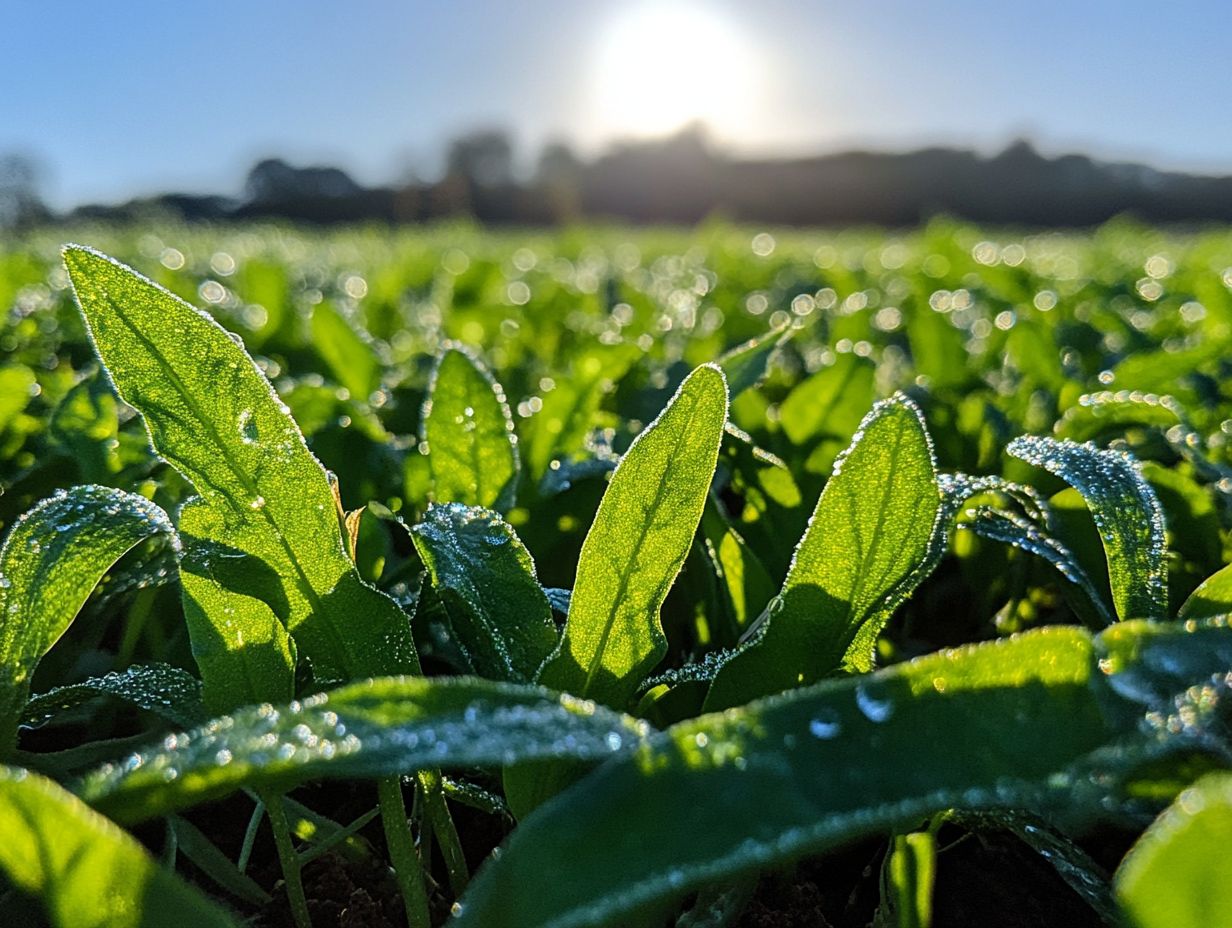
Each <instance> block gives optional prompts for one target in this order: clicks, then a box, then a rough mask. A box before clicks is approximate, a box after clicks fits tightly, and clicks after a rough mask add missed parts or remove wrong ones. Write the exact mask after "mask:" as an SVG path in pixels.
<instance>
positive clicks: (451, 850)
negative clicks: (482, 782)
mask: <svg viewBox="0 0 1232 928" xmlns="http://www.w3.org/2000/svg"><path fill="white" fill-rule="evenodd" d="M416 779H417V780H418V781H419V788H420V789H421V790H422V791H423V803H424V813H425V815H426V816H427V819H428V822H429V823H430V824H431V825H432V831H433V833H434V834H435V835H436V840H437V841H438V842H440V845H441V856H442V857H443V858H445V869H446V871H447V872H448V873H449V888H450V889H451V890H452V891H453V894H454V896H455V897H457V896H461V895H462V891H463V890H465V889H466V884H467V882H468V881H469V880H470V872H469V871H468V870H467V868H466V855H465V854H463V853H462V842H461V841H460V840H459V839H458V829H457V828H455V827H454V824H453V816H452V815H450V814H449V806H448V805H446V804H445V790H444V786H443V780H442V777H441V772H440V771H439V770H424V771H421V772H420V773H419V774H418V775H417V776H416Z"/></svg>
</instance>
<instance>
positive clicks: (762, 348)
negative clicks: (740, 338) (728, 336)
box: [715, 326, 795, 399]
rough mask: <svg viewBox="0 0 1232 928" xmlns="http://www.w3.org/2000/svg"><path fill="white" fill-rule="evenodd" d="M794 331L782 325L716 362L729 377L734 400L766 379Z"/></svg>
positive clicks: (738, 346)
mask: <svg viewBox="0 0 1232 928" xmlns="http://www.w3.org/2000/svg"><path fill="white" fill-rule="evenodd" d="M794 332H795V330H794V329H789V328H788V327H787V326H779V327H778V328H774V329H771V330H770V331H769V332H766V333H765V334H764V335H759V336H758V337H757V338H751V339H749V340H748V341H747V342H744V343H743V344H740V345H737V346H736V347H735V348H732V349H731V350H729V351H726V352H724V353H723V356H722V357H720V358H719V359H718V360H717V361H716V362H715V363H716V364H718V366H719V368H720V369H721V370H722V371H723V375H724V376H725V377H726V378H727V389H728V391H729V394H730V396H731V398H732V399H735V398H736V397H737V396H739V395H740V394H741V393H743V392H744V391H745V390H748V389H749V388H750V387H754V386H756V385H757V382H758V381H759V380H761V379H762V378H763V377H765V376H766V371H767V369H768V368H769V367H770V360H771V359H772V358H773V357H774V353H775V352H776V351H778V349H779V348H780V347H781V346H782V345H783V343H784V342H786V341H787V340H788V339H789V338H791V336H792V335H793V334H794Z"/></svg>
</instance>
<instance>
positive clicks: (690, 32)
mask: <svg viewBox="0 0 1232 928" xmlns="http://www.w3.org/2000/svg"><path fill="white" fill-rule="evenodd" d="M754 59H755V55H754V50H753V49H752V48H751V47H750V45H749V43H748V42H746V41H745V40H744V39H743V38H742V36H741V35H740V33H739V32H738V31H737V29H736V26H735V25H734V24H733V23H731V22H729V21H728V20H726V19H724V18H723V16H722V15H721V14H719V13H717V12H715V11H713V10H710V9H708V8H706V7H704V6H701V5H700V4H697V3H687V2H669V3H646V4H643V5H638V6H635V7H632V8H631V9H628V10H626V11H625V12H624V13H623V14H622V15H621V16H620V17H619V18H618V19H615V20H614V21H613V22H612V23H611V24H610V26H609V27H608V30H607V31H606V32H605V33H604V35H603V37H602V40H601V43H600V47H599V50H598V53H597V55H596V57H595V95H594V103H595V106H596V108H597V110H598V112H597V113H596V114H595V116H596V117H597V121H598V122H599V123H600V125H601V127H602V129H603V130H604V131H605V132H606V133H608V134H621V135H660V134H664V133H667V132H671V131H673V130H675V129H678V128H680V127H681V126H683V125H684V124H686V123H689V122H693V121H696V120H700V121H702V122H704V123H705V124H706V125H707V126H709V127H710V128H712V129H714V130H716V131H718V132H719V133H721V134H724V135H739V134H740V133H741V132H742V131H743V130H745V129H746V128H747V122H748V121H749V119H750V118H751V117H752V115H753V113H752V110H753V103H754V102H755V99H756V91H757V88H756V86H755V85H756V81H757V76H758V75H757V68H756V66H755V60H754Z"/></svg>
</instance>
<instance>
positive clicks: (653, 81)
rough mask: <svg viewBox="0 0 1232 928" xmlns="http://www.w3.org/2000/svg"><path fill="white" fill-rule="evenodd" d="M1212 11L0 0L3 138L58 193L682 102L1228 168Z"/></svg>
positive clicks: (641, 130)
mask: <svg viewBox="0 0 1232 928" xmlns="http://www.w3.org/2000/svg"><path fill="white" fill-rule="evenodd" d="M1226 9H1227V8H1226V6H1225V5H1224V4H1223V3H1220V2H1217V0H1190V2H1184V0H1181V2H1174V3H1171V4H1161V3H1145V2H1139V0H1121V2H1104V0H1098V2H1089V0H1087V2H1084V0H1068V2H1067V0H1036V2H1031V3H1018V4H1014V3H1012V2H992V0H950V2H946V0H932V2H922V0H848V2H837V0H834V2H831V0H807V2H788V0H757V2H753V0H434V2H426V0H243V2H239V0H209V2H184V3H179V2H168V0H161V2H152V0H123V2H118V3H110V4H100V3H97V2H90V3H87V2H79V0H38V2H31V0H0V13H2V16H0V22H2V23H3V25H2V27H0V62H3V65H2V70H0V75H2V76H0V154H3V153H7V152H21V153H25V154H27V155H29V156H31V157H34V158H36V159H38V161H39V162H40V163H41V164H42V165H43V167H44V173H43V184H42V187H43V193H44V196H45V198H46V199H47V200H48V201H49V202H50V203H51V204H52V205H53V206H55V207H57V208H65V207H69V206H72V205H76V204H78V203H82V202H108V201H116V200H121V199H125V198H128V197H130V196H134V195H140V194H149V193H155V192H161V191H165V190H170V189H174V190H182V191H188V192H222V193H237V192H238V191H239V189H240V186H241V184H242V181H243V177H244V174H245V172H246V171H247V169H248V168H249V167H250V166H251V165H252V164H253V163H254V162H255V161H256V160H257V159H259V158H261V157H266V156H282V157H285V158H287V159H288V160H290V161H292V163H302V164H307V163H317V164H319V163H330V164H337V165H339V166H341V167H343V168H346V169H347V170H349V171H351V172H352V173H353V175H354V176H355V177H356V178H358V179H359V180H361V181H363V182H366V183H387V182H392V181H398V180H403V179H406V178H407V177H409V176H411V175H418V176H431V175H432V173H433V172H434V171H435V170H437V169H438V168H439V165H440V153H441V151H442V148H443V145H444V142H445V140H446V139H448V138H449V137H451V136H454V135H457V134H460V133H463V132H466V131H468V130H473V129H477V128H486V127H493V126H495V127H502V128H506V129H508V130H509V131H510V133H511V135H512V137H513V139H514V141H515V143H516V145H517V146H518V151H519V153H520V155H521V157H522V158H523V159H524V161H525V163H527V164H530V163H531V162H532V161H533V158H534V155H535V153H536V152H537V150H538V148H539V146H541V145H542V144H543V142H544V141H546V140H549V139H566V140H568V141H569V142H570V143H571V144H573V145H574V147H575V148H576V149H577V150H578V151H579V152H581V153H583V154H590V153H594V152H596V151H600V150H602V149H603V147H604V146H605V145H607V144H610V143H611V141H612V140H613V139H622V138H633V137H649V136H654V135H656V134H661V133H663V132H668V131H671V130H672V129H673V128H676V127H678V126H679V125H680V124H681V123H683V122H686V121H688V120H690V119H692V118H702V119H703V120H705V122H706V123H707V124H708V125H709V127H710V129H711V133H712V135H713V137H714V138H715V140H716V142H717V143H718V144H719V145H721V146H722V147H723V148H725V149H727V150H730V151H733V152H748V153H757V154H774V153H783V154H799V153H818V152H824V151H832V150H836V149H842V148H849V147H872V148H883V149H897V148H904V147H912V146H918V145H923V144H944V145H954V146H961V147H975V148H978V149H981V150H984V151H989V152H991V151H995V150H997V149H998V148H1000V147H1002V146H1004V145H1005V144H1006V143H1008V142H1009V141H1011V140H1012V139H1014V138H1016V137H1019V136H1027V137H1030V138H1032V139H1033V140H1034V141H1035V142H1036V143H1037V145H1038V146H1039V147H1040V148H1041V150H1043V151H1045V152H1062V151H1085V152H1089V153H1093V154H1095V155H1097V156H1101V157H1108V158H1114V159H1129V160H1142V161H1145V162H1147V163H1150V164H1154V165H1157V166H1161V167H1167V168H1178V169H1183V170H1195V171H1202V172H1218V173H1223V172H1227V173H1232V119H1229V118H1228V114H1229V113H1232V59H1230V58H1229V56H1228V53H1227V42H1226V36H1227V29H1226Z"/></svg>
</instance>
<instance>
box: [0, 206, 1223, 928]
mask: <svg viewBox="0 0 1232 928" xmlns="http://www.w3.org/2000/svg"><path fill="white" fill-rule="evenodd" d="M67 241H75V242H81V243H84V245H85V246H89V247H82V246H79V245H70V246H68V247H67V248H66V247H64V246H65V243H66V242H67ZM108 256H114V258H113V257H108ZM120 262H123V263H120ZM0 309H2V310H3V312H4V315H3V317H0V319H2V323H0V488H2V489H3V493H2V494H0V532H3V534H4V542H3V547H2V548H0V925H5V926H25V925H42V924H50V925H52V926H56V928H86V926H148V928H166V926H182V928H188V926H220V928H221V926H238V925H245V924H246V925H254V926H267V928H273V926H279V928H282V926H293V928H310V926H317V928H334V926H340V928H341V926H347V928H354V926H361V925H362V926H375V928H382V926H410V928H427V926H430V925H441V924H448V925H450V926H456V928H571V926H621V928H666V926H676V928H721V926H732V928H783V926H798V928H804V926H818V928H822V926H834V928H840V926H861V928H862V926H874V928H893V926H902V928H928V926H935V928H953V926H977V925H978V926H986V925H999V926H1086V925H1092V926H1098V925H1105V926H1136V928H1210V926H1218V925H1232V863H1229V857H1228V848H1229V842H1230V841H1232V772H1229V770H1232V727H1230V725H1232V711H1230V709H1229V707H1230V706H1232V697H1230V696H1229V688H1230V687H1232V627H1229V623H1228V620H1227V617H1226V616H1227V614H1229V613H1232V568H1225V564H1226V563H1227V562H1228V561H1229V560H1232V445H1230V444H1229V442H1230V441H1232V381H1230V380H1229V376H1230V375H1232V232H1227V231H1220V230H1215V231H1208V232H1164V231H1159V230H1155V229H1150V228H1145V227H1140V226H1136V225H1133V224H1131V223H1128V222H1117V223H1114V224H1110V225H1108V226H1105V227H1103V228H1101V229H1098V230H1094V231H1092V232H1090V233H1086V234H1051V233H1050V234H1044V233H1033V234H1021V233H1009V232H999V231H997V230H988V229H978V228H973V227H969V226H962V225H956V224H949V223H941V222H938V223H934V224H933V225H930V226H928V227H926V228H924V229H921V230H918V231H916V232H911V233H906V232H904V233H898V234H895V233H885V232H875V231H867V232H864V231H851V232H834V233H822V232H816V233H812V232H803V231H780V230H769V231H767V230H760V229H746V228H733V227H730V226H726V225H721V224H717V223H716V224H712V225H707V226H703V227H701V228H699V229H697V230H694V231H690V232H683V231H681V232H673V231H657V230H642V231H628V230H620V229H613V228H603V227H590V228H578V229H572V230H566V231H562V232H555V233H545V232H533V231H528V232H524V233H518V232H512V231H509V232H491V231H481V230H478V229H476V228H474V227H470V226H465V225H457V226H439V227H435V228H430V229H422V230H414V231H397V232H391V231H388V230H352V231H343V232H314V231H305V230H297V229H291V228H283V227H276V226H268V227H265V226H244V227H233V228H201V227H185V226H175V225H163V226H157V225H151V226H143V227H141V228H115V227H82V228H76V229H72V230H60V229H54V230H48V231H44V232H35V233H30V234H28V235H26V236H24V237H20V238H10V239H8V240H7V241H6V242H4V243H3V244H0Z"/></svg>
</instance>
